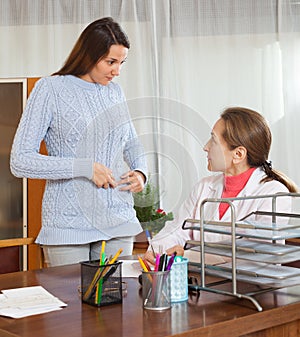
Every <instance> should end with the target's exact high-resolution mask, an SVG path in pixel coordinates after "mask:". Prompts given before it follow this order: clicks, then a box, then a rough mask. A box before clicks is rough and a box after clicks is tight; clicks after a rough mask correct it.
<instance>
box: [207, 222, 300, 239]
mask: <svg viewBox="0 0 300 337" xmlns="http://www.w3.org/2000/svg"><path fill="white" fill-rule="evenodd" d="M204 229H205V231H206V232H211V233H219V234H228V235H231V227H229V226H219V225H218V226H216V225H205V226H204ZM235 235H236V236H243V237H246V238H253V239H262V240H274V241H276V240H285V239H291V238H296V237H300V229H298V228H291V229H285V230H273V229H272V227H270V229H258V228H245V227H236V228H235Z"/></svg>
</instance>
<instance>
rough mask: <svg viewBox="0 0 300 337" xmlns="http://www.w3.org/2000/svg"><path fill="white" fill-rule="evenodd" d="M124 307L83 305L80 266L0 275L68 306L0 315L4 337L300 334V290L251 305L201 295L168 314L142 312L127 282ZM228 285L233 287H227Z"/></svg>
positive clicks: (5, 283)
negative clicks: (258, 307) (42, 290)
mask: <svg viewBox="0 0 300 337" xmlns="http://www.w3.org/2000/svg"><path fill="white" fill-rule="evenodd" d="M126 281H127V283H128V292H127V295H126V296H125V297H124V300H123V304H115V305H111V306H106V307H102V308H100V309H97V308H95V307H93V306H90V305H87V304H82V303H81V299H80V296H79V293H78V287H79V285H80V265H70V266H63V267H54V268H48V269H40V270H35V271H27V272H18V273H11V274H4V275H0V289H7V288H16V287H25V286H32V285H42V286H43V287H44V288H45V289H47V290H48V291H50V292H51V293H52V294H53V295H55V296H57V297H58V298H59V299H61V300H62V301H64V302H66V303H67V304H68V307H66V308H64V309H62V310H60V311H54V312H50V313H47V314H43V315H36V316H31V317H27V318H22V319H10V318H5V317H0V336H1V337H2V336H10V337H13V336H30V337H43V336H47V337H55V336H63V337H69V336H70V337H94V336H95V337H96V336H97V337H99V336H108V337H109V336H111V337H115V336H116V337H119V336H122V337H127V336H130V337H135V336H136V337H142V336H151V337H152V336H153V337H155V336H170V335H172V336H173V335H176V336H189V337H195V336H203V337H204V336H205V337H206V336H211V337H221V336H226V337H228V336H230V337H235V336H247V337H250V336H251V337H252V336H259V337H266V336H272V337H275V336H281V337H282V336H289V337H293V336H295V337H296V336H297V331H300V323H299V322H300V302H299V301H300V287H298V286H297V287H293V288H288V289H282V290H277V291H274V292H269V293H265V294H263V295H259V296H257V297H256V298H257V299H258V300H259V302H260V304H261V305H262V307H263V308H264V311H262V312H258V311H257V310H256V309H255V308H254V306H253V305H252V304H251V302H249V301H244V300H238V299H236V298H231V297H227V296H222V295H217V294H214V293H208V292H201V297H200V298H199V299H198V300H197V297H196V296H191V297H190V298H189V301H188V302H185V303H180V304H174V305H173V306H172V308H171V309H170V310H168V311H165V312H151V311H147V310H143V309H142V300H141V293H140V291H139V285H138V282H137V280H136V279H126ZM225 286H228V285H225Z"/></svg>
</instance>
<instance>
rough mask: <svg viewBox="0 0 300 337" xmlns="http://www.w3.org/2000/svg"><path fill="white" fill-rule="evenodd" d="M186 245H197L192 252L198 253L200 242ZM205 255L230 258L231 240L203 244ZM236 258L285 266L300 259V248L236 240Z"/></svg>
mask: <svg viewBox="0 0 300 337" xmlns="http://www.w3.org/2000/svg"><path fill="white" fill-rule="evenodd" d="M188 243H190V244H193V245H197V246H198V247H194V248H193V250H198V251H200V241H188ZM205 253H207V254H215V255H221V256H226V257H231V256H232V243H231V240H226V241H220V242H215V243H213V242H207V243H205ZM236 258H237V259H242V260H249V261H257V262H264V263H270V264H285V263H290V262H293V261H296V260H298V259H300V246H289V245H283V244H275V243H267V242H261V241H255V240H247V239H237V240H236Z"/></svg>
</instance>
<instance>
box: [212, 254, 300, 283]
mask: <svg viewBox="0 0 300 337" xmlns="http://www.w3.org/2000/svg"><path fill="white" fill-rule="evenodd" d="M205 272H206V274H208V275H213V276H217V277H222V278H226V279H232V265H231V263H225V264H222V265H218V266H206V267H205ZM236 279H237V280H238V281H243V282H249V283H253V284H258V285H262V286H267V287H272V288H282V287H289V286H293V285H298V284H300V269H298V268H292V267H286V266H278V265H268V264H263V263H256V262H241V261H238V263H237V266H236Z"/></svg>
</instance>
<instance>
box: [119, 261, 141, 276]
mask: <svg viewBox="0 0 300 337" xmlns="http://www.w3.org/2000/svg"><path fill="white" fill-rule="evenodd" d="M121 261H122V262H123V263H122V277H136V278H137V277H139V275H140V274H142V270H141V265H140V263H139V262H138V261H137V260H121Z"/></svg>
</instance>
